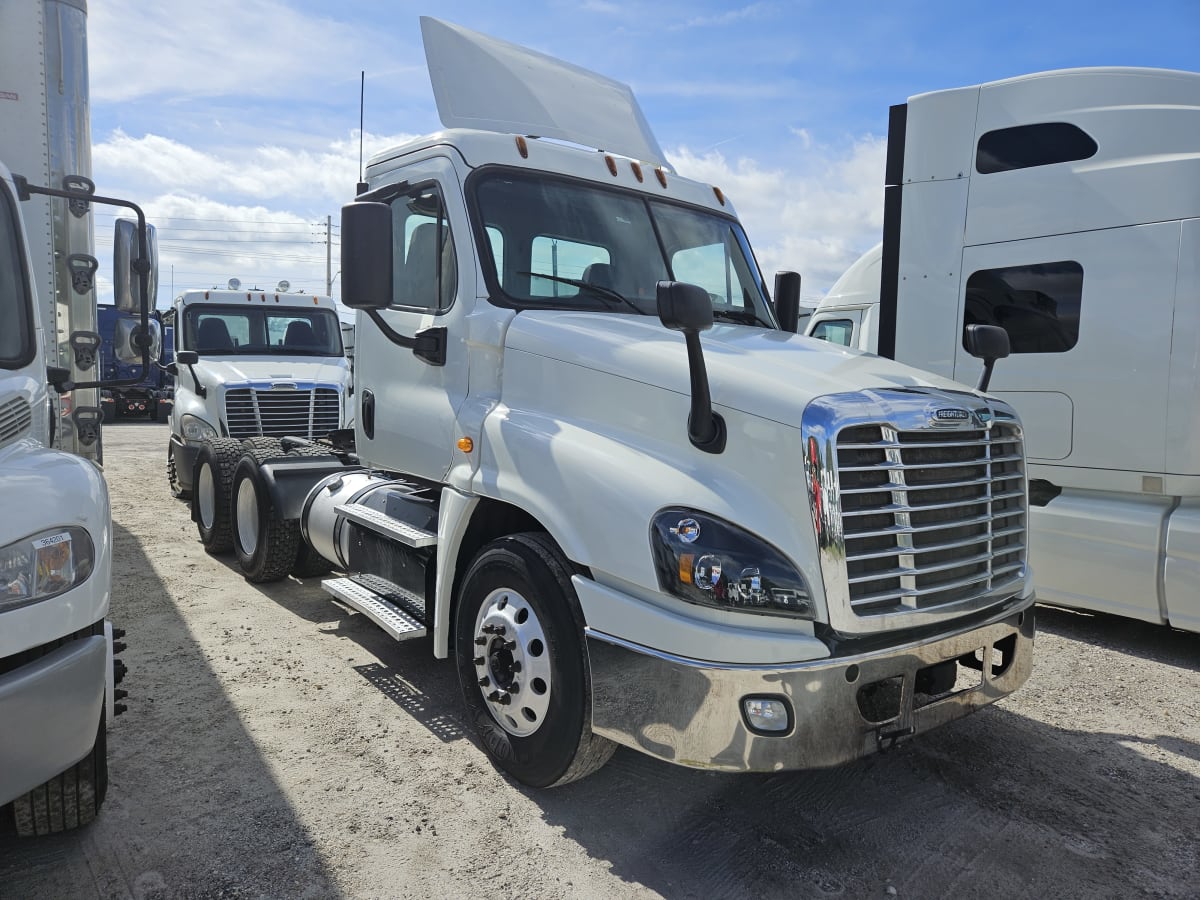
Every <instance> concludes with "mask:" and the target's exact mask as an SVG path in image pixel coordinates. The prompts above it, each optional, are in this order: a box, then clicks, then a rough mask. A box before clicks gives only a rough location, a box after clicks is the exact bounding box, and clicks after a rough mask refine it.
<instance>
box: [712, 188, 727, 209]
mask: <svg viewBox="0 0 1200 900" xmlns="http://www.w3.org/2000/svg"><path fill="white" fill-rule="evenodd" d="M713 196H714V197H716V198H717V202H718V203H720V204H721V205H722V206H724V205H725V194H724V193H722V191H721V189H720V188H719V187H717V186H716V185H715V184H714V185H713Z"/></svg>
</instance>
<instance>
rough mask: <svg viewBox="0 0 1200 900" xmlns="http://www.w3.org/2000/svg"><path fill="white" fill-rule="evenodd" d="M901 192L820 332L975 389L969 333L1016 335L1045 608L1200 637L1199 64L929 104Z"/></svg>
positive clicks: (1051, 76)
mask: <svg viewBox="0 0 1200 900" xmlns="http://www.w3.org/2000/svg"><path fill="white" fill-rule="evenodd" d="M886 181H887V185H888V186H887V188H886V197H887V200H886V208H885V216H884V233H883V242H882V243H881V244H879V245H878V246H876V247H875V248H873V249H872V250H870V251H868V252H867V253H866V254H865V255H864V256H863V257H862V258H861V259H860V260H859V261H858V262H856V263H855V264H854V265H853V266H852V267H851V268H850V269H849V270H848V271H847V272H846V274H845V275H844V276H843V277H842V278H841V279H839V281H838V282H837V283H836V284H835V285H834V286H833V288H832V289H831V290H830V292H829V295H828V296H827V297H826V299H825V301H824V302H823V303H822V304H821V306H820V307H819V308H818V310H817V311H816V313H814V315H813V317H812V319H811V320H810V322H809V326H808V334H809V335H811V336H814V337H821V338H824V339H826V340H832V341H835V342H837V343H840V344H843V345H846V346H851V347H857V348H860V349H863V350H868V351H872V352H874V351H876V350H877V351H878V352H879V353H880V354H881V355H883V356H888V357H894V358H895V359H898V360H902V361H904V362H907V363H910V364H912V365H918V366H921V367H922V368H926V369H929V370H930V371H933V372H936V373H938V374H940V375H943V376H945V377H947V378H954V379H956V380H959V381H972V380H973V379H974V378H975V377H976V374H977V373H978V369H979V364H978V362H977V361H976V360H974V359H972V358H971V357H970V356H969V355H968V354H967V353H966V351H965V349H964V344H963V340H964V338H963V336H964V329H965V328H966V327H967V326H969V325H971V324H973V323H979V322H984V323H991V324H995V325H998V326H1000V327H1002V328H1004V329H1006V330H1007V332H1008V334H1009V338H1010V341H1011V348H1012V353H1013V355H1012V357H1011V358H1009V359H1008V360H1007V361H1006V362H1005V363H1004V365H1003V366H1001V367H1000V368H999V369H998V371H997V375H996V379H995V394H996V396H998V397H1002V398H1004V399H1005V400H1006V401H1007V402H1009V403H1011V404H1012V405H1013V407H1014V408H1015V409H1016V410H1017V412H1018V413H1020V415H1021V419H1022V421H1023V422H1024V423H1025V428H1026V433H1027V449H1028V455H1029V474H1030V479H1031V491H1030V496H1031V502H1032V504H1033V505H1032V508H1031V510H1030V522H1031V527H1032V535H1033V536H1032V540H1031V541H1030V546H1031V553H1032V556H1031V561H1032V563H1033V569H1034V572H1035V573H1036V582H1035V583H1036V585H1037V593H1038V598H1039V599H1040V600H1042V601H1045V602H1049V603H1054V604H1058V605H1061V606H1067V607H1073V608H1078V609H1085V610H1094V611H1099V612H1107V613H1115V614H1117V615H1122V616H1129V617H1131V618H1135V619H1141V620H1143V621H1146V622H1153V623H1160V624H1170V625H1172V626H1174V627H1176V628H1182V629H1186V630H1189V631H1200V406H1198V405H1197V402H1196V397H1197V396H1200V367H1198V365H1197V360H1198V359H1200V263H1198V260H1200V74H1198V73H1193V72H1175V71H1166V70H1160V69H1129V68H1124V69H1122V68H1111V69H1073V70H1065V71H1055V72H1043V73H1039V74H1035V75H1026V76H1022V77H1020V78H1013V79H1008V80H1006V81H999V82H994V83H991V84H984V85H976V86H974V87H967V88H958V89H954V90H946V91H937V92H934V93H930V94H922V95H920V96H916V97H912V98H910V100H909V101H908V103H907V104H906V105H902V106H898V107H894V108H893V110H892V116H891V133H890V135H889V140H888V163H887V179H886ZM881 298H882V299H881Z"/></svg>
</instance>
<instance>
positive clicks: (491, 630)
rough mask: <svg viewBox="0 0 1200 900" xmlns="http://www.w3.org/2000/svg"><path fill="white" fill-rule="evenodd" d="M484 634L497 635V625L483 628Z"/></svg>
mask: <svg viewBox="0 0 1200 900" xmlns="http://www.w3.org/2000/svg"><path fill="white" fill-rule="evenodd" d="M483 633H484V634H495V633H496V626H495V625H484V626H483Z"/></svg>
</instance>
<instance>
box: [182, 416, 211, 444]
mask: <svg viewBox="0 0 1200 900" xmlns="http://www.w3.org/2000/svg"><path fill="white" fill-rule="evenodd" d="M179 427H180V428H182V429H183V437H184V440H188V441H203V440H205V439H212V438H215V437H216V436H217V429H215V428H213V427H212V426H211V425H209V424H208V423H207V422H205V421H204V420H203V419H201V418H200V417H199V416H192V415H187V416H184V417H183V418H182V419H180V420H179Z"/></svg>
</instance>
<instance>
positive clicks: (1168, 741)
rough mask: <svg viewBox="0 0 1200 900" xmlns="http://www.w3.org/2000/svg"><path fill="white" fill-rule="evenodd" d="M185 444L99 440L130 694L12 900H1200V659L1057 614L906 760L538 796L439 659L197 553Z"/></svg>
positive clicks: (11, 881) (120, 436) (26, 861)
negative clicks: (173, 481) (1011, 690)
mask: <svg viewBox="0 0 1200 900" xmlns="http://www.w3.org/2000/svg"><path fill="white" fill-rule="evenodd" d="M166 445H167V430H166V426H162V425H154V424H149V423H134V422H129V423H121V424H118V425H116V426H114V427H111V428H108V429H106V431H105V455H106V460H107V466H106V471H107V474H108V479H109V484H110V489H111V492H112V499H113V520H114V531H115V545H116V550H115V552H116V559H115V562H114V570H113V602H112V613H111V617H112V619H113V620H114V622H115V623H116V624H117V625H119V626H122V627H124V628H126V629H127V630H128V632H129V635H128V638H127V639H126V640H127V643H128V644H129V649H128V650H127V651H126V653H125V654H124V657H123V658H124V659H125V661H126V662H127V663H128V665H129V667H130V676H129V677H128V678H127V679H126V683H125V684H124V685H123V687H127V688H128V689H129V691H130V698H129V701H128V704H129V712H128V713H126V714H125V715H123V716H121V717H120V718H119V719H118V720H117V721H116V722H115V724H114V726H113V728H112V730H111V732H110V734H109V746H110V754H111V759H110V768H111V779H112V781H111V786H110V789H109V794H108V800H107V802H106V804H105V807H104V809H103V811H102V813H101V815H100V818H99V819H98V820H97V821H96V823H94V824H93V825H92V826H90V827H88V828H86V829H84V830H83V831H82V832H79V833H75V834H70V835H67V836H64V837H58V838H53V839H48V840H40V841H18V840H17V839H16V838H14V837H13V836H12V835H11V834H7V833H0V897H3V898H5V900H7V898H13V900H17V898H21V900H25V898H90V897H104V898H108V897H114V898H128V897H134V898H167V897H172V898H173V897H196V898H208V897H246V898H258V897H272V898H273V897H279V898H293V897H305V898H324V897H350V898H358V897H364V898H374V897H379V898H385V897H388V898H390V897H480V896H484V895H486V896H488V897H495V898H506V897H514V898H516V897H522V898H525V897H539V898H540V897H654V896H665V897H696V898H717V897H756V898H757V897H788V898H796V897H822V898H825V897H888V896H900V897H921V898H925V897H947V898H949V897H954V898H966V897H1006V898H1008V897H1038V898H1041V897H1088V898H1094V897H1131V896H1167V897H1196V896H1198V895H1200V851H1198V840H1200V715H1198V713H1200V635H1188V634H1183V633H1180V632H1172V631H1169V630H1167V629H1165V628H1158V627H1150V626H1145V625H1141V624H1139V623H1136V622H1130V621H1126V620H1122V619H1115V618H1107V617H1093V616H1086V615H1080V614H1075V613H1070V612H1066V611H1061V610H1053V609H1047V608H1042V609H1040V610H1039V623H1038V627H1039V635H1038V641H1037V651H1036V659H1035V667H1034V674H1033V677H1032V678H1031V679H1030V682H1029V683H1028V685H1026V687H1025V688H1024V689H1023V690H1022V691H1020V692H1018V693H1017V694H1015V695H1013V696H1012V697H1010V698H1009V699H1007V700H1005V701H1003V702H1001V703H999V704H998V705H996V706H993V707H991V708H989V709H987V710H984V711H983V712H981V713H979V714H978V715H975V716H971V717H969V718H967V719H964V720H962V721H960V722H957V723H953V724H951V725H949V726H947V727H946V728H943V729H941V730H939V731H936V732H933V733H931V734H927V735H924V736H922V737H921V738H919V739H917V740H915V741H913V742H910V743H908V744H905V745H902V746H901V747H900V748H899V749H898V750H896V751H894V752H892V753H889V754H887V755H884V756H876V757H874V758H871V759H867V760H864V761H861V762H859V763H856V764H853V765H849V766H846V767H844V768H841V769H837V770H833V771H827V772H815V773H790V774H783V775H771V776H757V775H756V776H731V775H719V774H713V773H704V772H695V771H689V770H685V769H679V768H675V767H673V766H669V765H667V764H664V763H660V762H656V761H653V760H650V759H648V758H645V757H643V756H641V755H639V754H636V753H633V752H632V751H628V750H618V752H617V754H616V756H614V757H613V759H612V761H611V762H610V763H609V764H608V766H607V767H605V768H604V769H602V770H601V771H600V772H599V773H598V774H597V775H594V776H592V777H591V778H588V779H585V780H584V781H581V782H577V783H575V784H572V785H570V786H568V787H565V788H561V789H558V790H551V791H531V790H527V789H524V788H521V787H518V786H516V785H515V784H512V783H510V782H509V781H507V780H506V779H505V778H504V777H502V776H501V775H499V774H498V773H497V772H496V770H494V769H493V768H492V767H491V765H490V764H489V763H488V762H487V760H486V758H485V757H484V755H483V753H482V752H481V750H480V749H479V748H478V747H477V746H476V745H475V744H474V743H473V741H472V739H471V738H470V737H469V736H468V735H467V734H466V733H465V732H464V723H463V719H462V717H461V716H460V701H459V698H458V686H457V683H456V675H455V672H454V669H453V666H452V664H450V663H448V662H438V661H436V660H434V659H433V658H432V653H431V650H430V645H429V642H428V640H420V641H411V642H407V643H401V644H397V643H395V642H393V641H391V640H390V639H389V638H388V637H387V636H386V635H384V634H383V633H382V632H381V631H379V630H377V629H376V628H375V627H374V626H373V625H371V624H370V623H369V622H367V621H366V620H364V618H363V617H362V616H360V615H358V614H356V613H352V612H349V611H347V610H346V609H344V608H342V607H339V606H338V605H337V604H335V603H334V602H332V601H331V600H329V599H328V597H327V595H325V594H324V593H323V592H322V591H321V589H320V586H319V579H309V580H308V581H305V582H300V581H295V580H293V581H290V582H281V583H279V584H276V585H268V586H266V587H255V586H252V585H249V584H247V583H246V582H245V581H244V580H243V579H242V577H241V575H240V574H239V573H238V571H237V568H236V563H235V562H234V561H233V560H232V558H228V559H218V558H213V557H209V556H207V555H206V554H205V553H204V551H203V550H202V549H201V546H200V544H199V541H198V540H197V537H196V531H195V527H194V526H193V525H192V523H191V521H190V520H189V517H188V512H187V509H186V507H185V505H184V504H181V503H178V502H176V501H173V500H171V499H170V497H169V495H168V493H167V489H166V479H165V475H164V460H165V451H166Z"/></svg>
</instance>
